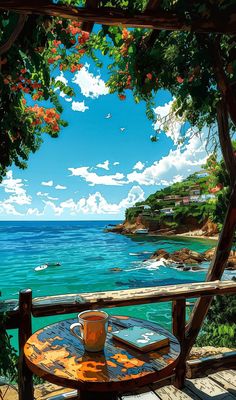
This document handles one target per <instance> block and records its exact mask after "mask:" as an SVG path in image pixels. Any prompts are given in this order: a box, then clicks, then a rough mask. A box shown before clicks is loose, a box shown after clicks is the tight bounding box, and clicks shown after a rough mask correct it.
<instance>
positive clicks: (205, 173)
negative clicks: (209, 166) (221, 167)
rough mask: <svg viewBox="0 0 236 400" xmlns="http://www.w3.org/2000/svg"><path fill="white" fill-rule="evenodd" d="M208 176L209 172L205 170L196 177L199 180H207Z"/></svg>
mask: <svg viewBox="0 0 236 400" xmlns="http://www.w3.org/2000/svg"><path fill="white" fill-rule="evenodd" d="M208 175H209V173H208V171H204V170H202V171H199V172H197V173H196V177H197V178H205V177H206V176H208Z"/></svg>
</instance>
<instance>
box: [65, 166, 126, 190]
mask: <svg viewBox="0 0 236 400" xmlns="http://www.w3.org/2000/svg"><path fill="white" fill-rule="evenodd" d="M68 170H69V171H71V176H80V177H81V178H83V179H84V180H85V181H86V182H88V183H89V185H90V186H94V185H111V186H121V185H123V184H124V183H125V182H124V181H122V179H124V174H120V173H118V172H117V173H116V174H114V175H101V176H100V175H97V174H96V173H95V172H90V171H89V167H79V168H68Z"/></svg>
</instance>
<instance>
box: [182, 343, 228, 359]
mask: <svg viewBox="0 0 236 400" xmlns="http://www.w3.org/2000/svg"><path fill="white" fill-rule="evenodd" d="M232 350H234V349H229V348H228V347H212V346H205V347H193V348H192V350H191V353H190V360H194V359H198V358H203V357H209V356H215V355H218V354H223V353H227V352H229V351H232Z"/></svg>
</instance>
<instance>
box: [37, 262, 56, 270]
mask: <svg viewBox="0 0 236 400" xmlns="http://www.w3.org/2000/svg"><path fill="white" fill-rule="evenodd" d="M60 265H61V264H60V263H59V262H48V263H46V264H42V265H39V266H38V267H36V268H35V269H34V270H35V271H43V270H44V269H47V268H48V267H59V266H60Z"/></svg>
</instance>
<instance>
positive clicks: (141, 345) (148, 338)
mask: <svg viewBox="0 0 236 400" xmlns="http://www.w3.org/2000/svg"><path fill="white" fill-rule="evenodd" d="M113 338H114V339H116V340H119V341H121V342H122V343H125V344H127V345H129V346H132V347H134V348H135V349H137V350H140V351H143V352H147V351H151V350H157V349H160V348H162V347H165V346H168V345H169V342H170V341H169V338H168V337H167V336H164V335H161V334H160V333H157V332H154V331H152V330H151V329H149V328H145V327H140V326H132V327H130V328H127V329H122V330H121V331H117V332H113Z"/></svg>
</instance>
